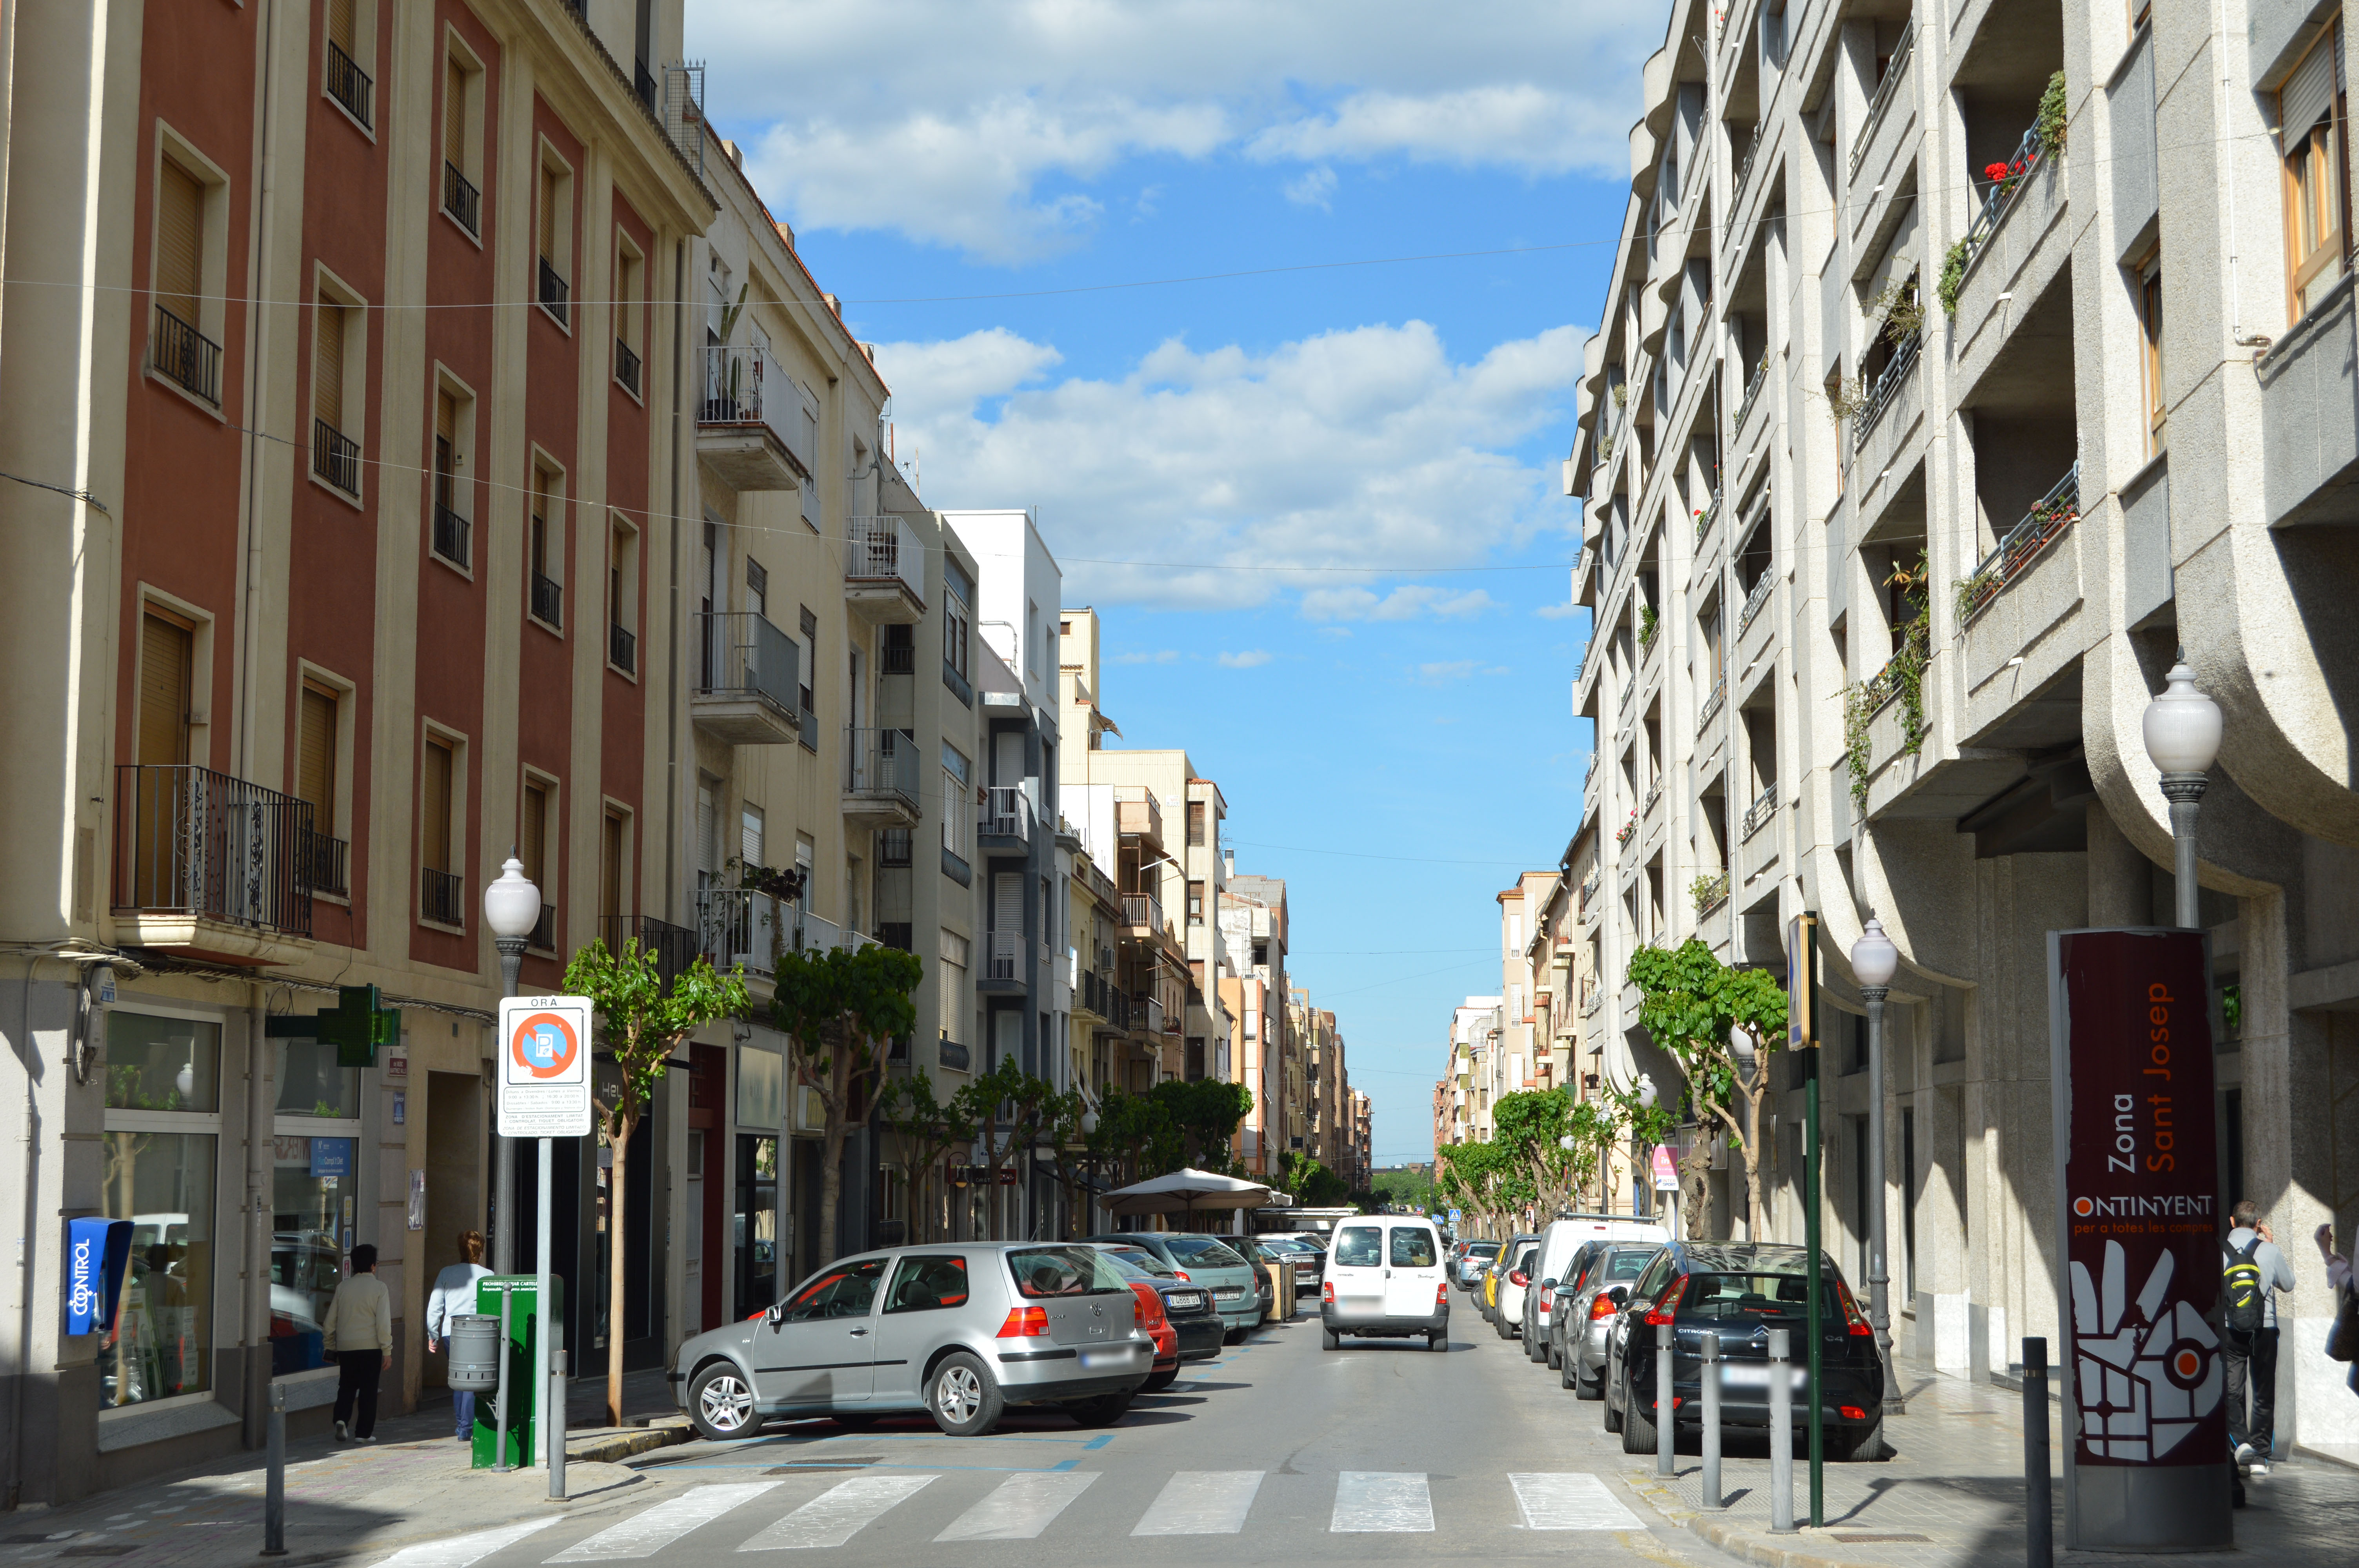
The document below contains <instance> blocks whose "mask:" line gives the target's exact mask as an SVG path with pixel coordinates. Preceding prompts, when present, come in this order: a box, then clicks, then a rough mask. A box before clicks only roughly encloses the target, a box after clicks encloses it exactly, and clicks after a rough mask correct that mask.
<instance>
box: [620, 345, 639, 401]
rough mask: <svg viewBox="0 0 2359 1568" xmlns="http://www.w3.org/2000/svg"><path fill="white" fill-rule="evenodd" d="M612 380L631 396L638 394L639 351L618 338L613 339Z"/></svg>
mask: <svg viewBox="0 0 2359 1568" xmlns="http://www.w3.org/2000/svg"><path fill="white" fill-rule="evenodd" d="M614 380H615V382H616V383H617V384H619V385H620V386H621V387H622V388H623V390H624V391H625V392H627V393H629V394H630V395H632V396H634V397H636V396H638V395H639V351H638V350H636V349H635V348H633V347H631V345H630V344H628V343H626V342H625V341H623V340H622V339H620V338H617V339H615V340H614Z"/></svg>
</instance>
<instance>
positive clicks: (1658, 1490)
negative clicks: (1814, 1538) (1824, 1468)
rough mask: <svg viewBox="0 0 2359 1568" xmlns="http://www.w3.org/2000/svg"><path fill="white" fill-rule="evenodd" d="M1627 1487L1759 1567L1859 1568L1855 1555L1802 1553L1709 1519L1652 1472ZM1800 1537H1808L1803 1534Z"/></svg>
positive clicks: (1663, 1512) (1673, 1518) (1634, 1478)
mask: <svg viewBox="0 0 2359 1568" xmlns="http://www.w3.org/2000/svg"><path fill="white" fill-rule="evenodd" d="M1627 1479H1628V1484H1629V1487H1630V1489H1631V1490H1632V1491H1634V1492H1636V1493H1637V1494H1638V1495H1639V1496H1640V1497H1642V1498H1646V1499H1647V1506H1648V1507H1650V1508H1652V1509H1654V1510H1655V1511H1656V1512H1657V1513H1658V1514H1660V1515H1662V1516H1663V1517H1664V1518H1665V1519H1669V1520H1670V1521H1671V1522H1672V1523H1673V1524H1681V1525H1685V1526H1686V1527H1687V1528H1688V1529H1689V1530H1690V1531H1692V1532H1693V1533H1694V1534H1696V1535H1697V1536H1700V1537H1701V1538H1702V1540H1703V1541H1705V1542H1707V1543H1708V1544H1710V1545H1712V1546H1714V1547H1716V1548H1718V1549H1719V1550H1721V1551H1723V1552H1727V1553H1728V1554H1729V1555H1730V1556H1732V1557H1741V1558H1743V1559H1744V1560H1745V1561H1746V1562H1748V1563H1760V1564H1761V1565H1762V1568H1859V1563H1858V1560H1857V1559H1856V1558H1849V1557H1821V1556H1820V1555H1819V1554H1818V1553H1817V1552H1804V1551H1800V1550H1799V1549H1797V1548H1794V1547H1790V1546H1780V1545H1777V1544H1774V1543H1772V1542H1770V1541H1764V1540H1762V1539H1761V1538H1760V1537H1759V1536H1757V1535H1755V1534H1753V1533H1752V1532H1751V1531H1748V1530H1740V1529H1739V1528H1737V1527H1736V1526H1735V1525H1733V1524H1730V1523H1728V1522H1727V1521H1726V1520H1723V1519H1710V1518H1707V1517H1705V1516H1704V1515H1702V1514H1700V1513H1696V1512H1693V1511H1691V1510H1690V1509H1689V1508H1688V1507H1687V1505H1686V1504H1685V1503H1684V1502H1683V1501H1682V1500H1681V1499H1680V1497H1679V1495H1678V1494H1677V1493H1675V1492H1673V1491H1672V1490H1670V1488H1669V1487H1663V1486H1660V1485H1658V1484H1656V1478H1655V1477H1654V1476H1652V1475H1651V1474H1648V1475H1644V1476H1630V1477H1628V1478H1627ZM1800 1539H1802V1540H1805V1541H1807V1540H1809V1539H1810V1538H1809V1536H1808V1535H1807V1534H1804V1535H1803V1536H1802V1537H1801V1538H1800Z"/></svg>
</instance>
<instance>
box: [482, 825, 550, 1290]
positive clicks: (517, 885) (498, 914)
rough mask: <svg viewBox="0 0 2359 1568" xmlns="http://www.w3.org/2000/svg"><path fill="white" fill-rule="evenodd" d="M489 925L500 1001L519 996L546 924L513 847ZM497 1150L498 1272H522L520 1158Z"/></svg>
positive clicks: (487, 900) (489, 895)
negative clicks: (538, 932) (529, 954)
mask: <svg viewBox="0 0 2359 1568" xmlns="http://www.w3.org/2000/svg"><path fill="white" fill-rule="evenodd" d="M539 924H540V890H539V889H538V888H537V887H535V886H534V885H533V883H532V879H531V878H529V877H527V876H526V875H525V874H524V862H523V861H522V860H517V859H516V847H515V846H514V845H510V846H509V847H508V859H507V864H506V865H504V866H502V867H501V868H500V874H499V878H498V880H497V881H494V882H492V883H491V884H490V885H489V886H487V887H485V888H484V925H488V926H490V927H491V931H492V946H495V947H496V948H498V949H499V952H500V997H501V1000H506V999H507V998H509V997H512V996H514V995H516V987H517V985H518V984H519V983H520V981H519V977H520V976H521V975H522V973H523V971H524V946H525V944H526V943H527V941H529V940H531V937H532V928H533V927H534V926H536V925H539ZM493 1147H494V1149H495V1151H496V1153H497V1157H498V1160H499V1170H498V1172H497V1173H495V1175H494V1177H493V1191H494V1193H495V1198H494V1200H493V1202H494V1204H495V1206H496V1208H497V1211H498V1223H497V1224H495V1225H494V1226H493V1227H492V1271H493V1272H494V1273H496V1274H513V1273H515V1272H516V1154H515V1151H514V1150H512V1149H510V1148H509V1147H508V1141H507V1140H506V1139H505V1138H500V1137H498V1136H496V1135H495V1137H494V1139H493Z"/></svg>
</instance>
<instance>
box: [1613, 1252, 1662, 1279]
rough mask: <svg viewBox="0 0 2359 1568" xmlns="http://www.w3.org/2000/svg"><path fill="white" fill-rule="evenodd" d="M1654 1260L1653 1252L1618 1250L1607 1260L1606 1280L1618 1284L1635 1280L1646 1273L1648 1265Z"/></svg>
mask: <svg viewBox="0 0 2359 1568" xmlns="http://www.w3.org/2000/svg"><path fill="white" fill-rule="evenodd" d="M1654 1260H1655V1255H1654V1254H1653V1253H1652V1252H1616V1253H1614V1256H1612V1257H1611V1258H1608V1259H1607V1260H1605V1282H1606V1283H1607V1284H1609V1285H1618V1284H1621V1283H1623V1282H1624V1281H1629V1280H1635V1279H1636V1278H1637V1277H1638V1276H1639V1275H1641V1274H1643V1273H1645V1272H1646V1271H1647V1264H1649V1263H1651V1262H1653V1261H1654Z"/></svg>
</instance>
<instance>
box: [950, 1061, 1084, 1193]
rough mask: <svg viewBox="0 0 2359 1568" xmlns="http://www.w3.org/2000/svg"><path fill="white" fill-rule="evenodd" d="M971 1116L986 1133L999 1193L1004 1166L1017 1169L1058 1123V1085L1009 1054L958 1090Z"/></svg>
mask: <svg viewBox="0 0 2359 1568" xmlns="http://www.w3.org/2000/svg"><path fill="white" fill-rule="evenodd" d="M959 1095H960V1098H962V1099H963V1100H964V1101H965V1114H966V1117H967V1119H968V1120H970V1121H972V1122H973V1124H974V1125H975V1126H976V1127H977V1128H978V1129H980V1130H981V1131H982V1133H983V1136H984V1168H985V1169H986V1170H988V1171H989V1172H990V1173H991V1174H990V1184H991V1189H992V1191H993V1193H994V1195H996V1193H997V1190H998V1188H999V1187H1000V1186H1001V1185H1002V1183H1001V1181H1000V1179H999V1177H1000V1173H1001V1172H1002V1171H1012V1170H1013V1169H1015V1168H1016V1165H1017V1163H1018V1162H1020V1161H1021V1160H1022V1159H1023V1157H1024V1155H1025V1153H1026V1152H1027V1151H1028V1150H1030V1149H1031V1147H1032V1145H1033V1144H1034V1143H1036V1142H1038V1141H1039V1139H1040V1136H1041V1134H1042V1133H1043V1132H1045V1131H1046V1130H1049V1128H1051V1127H1054V1126H1055V1125H1056V1123H1057V1120H1058V1118H1059V1115H1060V1112H1061V1110H1062V1107H1061V1105H1060V1096H1059V1095H1058V1093H1057V1086H1056V1085H1054V1084H1052V1083H1050V1082H1049V1080H1048V1079H1046V1078H1039V1077H1035V1076H1032V1075H1031V1074H1030V1073H1027V1072H1026V1071H1025V1070H1024V1067H1023V1065H1022V1064H1021V1063H1019V1062H1017V1061H1016V1059H1015V1058H1014V1057H1012V1056H1011V1057H1008V1058H1006V1060H1004V1061H1002V1062H1001V1063H1000V1064H999V1065H997V1066H996V1067H994V1068H993V1069H992V1070H991V1071H989V1072H988V1073H985V1074H984V1075H983V1076H981V1077H978V1078H975V1079H973V1080H971V1081H970V1082H969V1083H968V1084H967V1086H966V1087H964V1088H962V1089H961V1090H960V1091H959Z"/></svg>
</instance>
